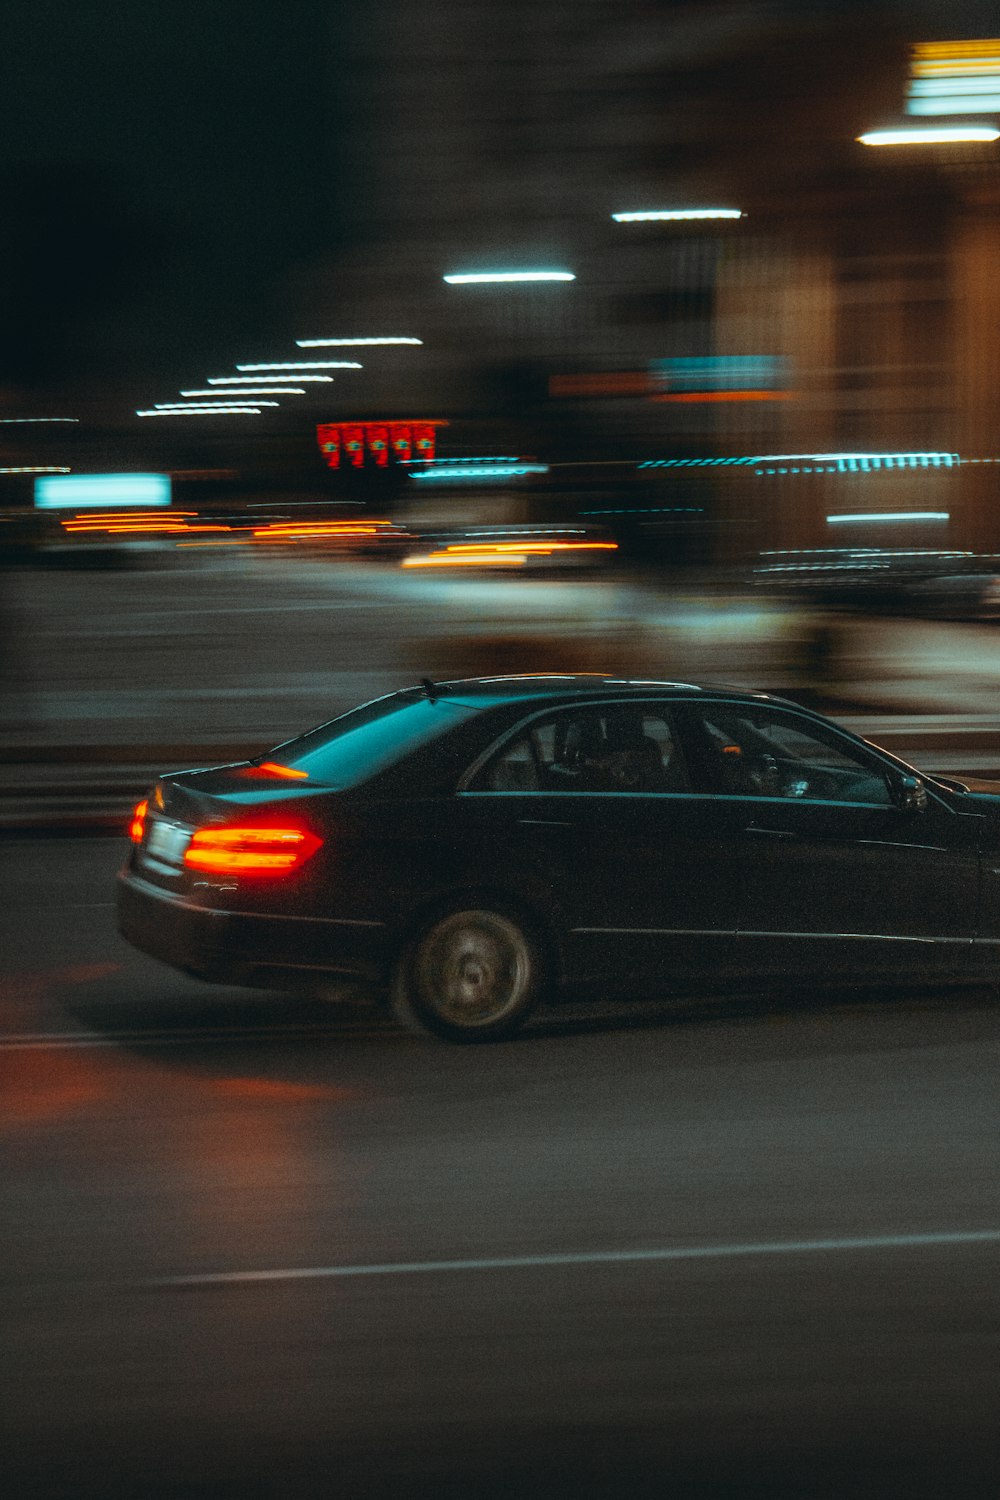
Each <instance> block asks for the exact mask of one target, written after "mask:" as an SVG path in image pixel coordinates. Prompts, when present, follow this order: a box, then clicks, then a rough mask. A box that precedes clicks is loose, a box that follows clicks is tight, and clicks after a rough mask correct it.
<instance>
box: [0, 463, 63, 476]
mask: <svg viewBox="0 0 1000 1500" xmlns="http://www.w3.org/2000/svg"><path fill="white" fill-rule="evenodd" d="M70 472H71V471H70V470H69V469H64V468H63V467H62V466H61V465H60V464H19V465H17V466H15V467H13V468H3V469H0V474H69V473H70Z"/></svg>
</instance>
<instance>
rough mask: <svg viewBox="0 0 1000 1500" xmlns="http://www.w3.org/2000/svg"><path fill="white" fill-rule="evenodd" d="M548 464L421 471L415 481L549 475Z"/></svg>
mask: <svg viewBox="0 0 1000 1500" xmlns="http://www.w3.org/2000/svg"><path fill="white" fill-rule="evenodd" d="M548 472H549V466H548V464H516V465H515V464H498V465H492V464H481V465H477V466H476V467H475V468H465V467H462V468H455V469H420V470H418V471H416V472H415V473H414V475H413V478H414V479H427V480H431V481H434V480H438V479H507V478H512V477H514V476H515V475H520V474H547V473H548Z"/></svg>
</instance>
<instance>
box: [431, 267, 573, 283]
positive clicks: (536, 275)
mask: <svg viewBox="0 0 1000 1500" xmlns="http://www.w3.org/2000/svg"><path fill="white" fill-rule="evenodd" d="M442 280H443V281H447V282H448V283H449V284H450V285H451V286H470V285H472V284H474V283H483V282H493V281H575V280H576V277H575V276H574V274H573V272H572V271H458V272H453V273H452V275H450V276H444V277H442Z"/></svg>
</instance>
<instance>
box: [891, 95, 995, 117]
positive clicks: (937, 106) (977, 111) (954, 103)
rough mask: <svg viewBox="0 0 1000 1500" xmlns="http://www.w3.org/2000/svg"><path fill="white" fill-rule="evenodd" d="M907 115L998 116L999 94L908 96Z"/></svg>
mask: <svg viewBox="0 0 1000 1500" xmlns="http://www.w3.org/2000/svg"><path fill="white" fill-rule="evenodd" d="M906 113H907V114H908V115H995V114H1000V94H997V93H996V92H994V93H991V94H953V95H949V96H948V97H947V98H945V97H943V96H940V95H937V94H935V95H934V96H933V97H925V98H918V97H916V96H914V95H912V94H911V95H910V98H909V100H908V102H907V105H906Z"/></svg>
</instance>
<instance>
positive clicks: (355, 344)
mask: <svg viewBox="0 0 1000 1500" xmlns="http://www.w3.org/2000/svg"><path fill="white" fill-rule="evenodd" d="M295 342H296V344H297V345H298V346H299V348H300V349H325V348H328V347H330V348H332V347H334V346H335V345H338V346H343V347H344V348H350V349H355V348H360V347H361V346H362V345H366V344H422V343H423V339H408V338H372V339H296V340H295Z"/></svg>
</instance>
